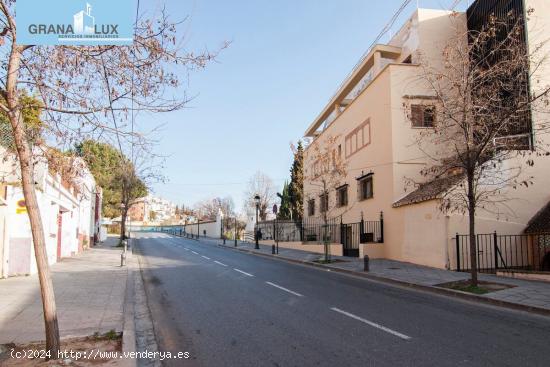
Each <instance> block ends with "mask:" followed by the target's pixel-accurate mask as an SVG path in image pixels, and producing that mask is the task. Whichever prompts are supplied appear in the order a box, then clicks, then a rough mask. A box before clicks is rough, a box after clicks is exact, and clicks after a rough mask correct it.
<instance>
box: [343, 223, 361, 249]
mask: <svg viewBox="0 0 550 367" xmlns="http://www.w3.org/2000/svg"><path fill="white" fill-rule="evenodd" d="M359 225H360V223H351V224H341V225H340V237H341V238H340V242H341V243H342V246H343V248H342V250H343V255H344V256H352V257H359V241H360V228H359Z"/></svg>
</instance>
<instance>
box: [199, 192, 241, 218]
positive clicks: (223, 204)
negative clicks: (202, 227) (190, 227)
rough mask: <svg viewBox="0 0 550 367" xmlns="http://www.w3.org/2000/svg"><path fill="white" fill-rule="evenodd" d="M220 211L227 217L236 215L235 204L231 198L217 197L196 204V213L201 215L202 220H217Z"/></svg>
mask: <svg viewBox="0 0 550 367" xmlns="http://www.w3.org/2000/svg"><path fill="white" fill-rule="evenodd" d="M220 210H221V212H222V213H223V215H224V216H225V217H230V216H234V215H235V204H234V203H233V199H232V198H231V197H230V196H227V197H225V198H221V197H215V198H212V199H207V200H202V201H200V202H198V203H197V204H195V211H196V212H199V213H201V215H202V218H201V219H209V220H215V219H216V217H217V216H218V213H219V211H220Z"/></svg>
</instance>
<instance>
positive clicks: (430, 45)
mask: <svg viewBox="0 0 550 367" xmlns="http://www.w3.org/2000/svg"><path fill="white" fill-rule="evenodd" d="M449 14H450V13H449V12H446V11H433V10H424V9H420V10H418V11H417V12H415V14H414V15H413V16H412V17H411V19H409V21H408V22H407V24H406V25H405V26H404V28H403V29H402V30H401V31H400V32H398V34H397V35H396V37H395V38H394V39H393V40H392V42H391V43H390V44H392V45H394V46H399V47H403V51H402V55H401V56H400V57H399V58H398V59H397V61H401V60H403V59H405V58H406V57H408V56H409V55H411V54H412V55H413V62H415V61H419V60H423V61H424V62H426V60H428V61H429V62H434V63H435V62H439V61H438V60H440V58H439V54H440V53H441V49H442V47H443V45H444V44H445V42H446V41H447V40H448V39H449V38H450V37H451V36H455V35H456V32H457V28H458V27H459V24H460V16H452V17H451V16H450V15H449ZM441 29H444V30H445V31H441ZM434 60H435V61H434ZM434 67H435V66H434ZM421 72H422V70H421V68H420V67H419V66H418V65H417V64H414V63H413V64H397V63H389V64H387V65H385V66H384V67H383V68H382V69H381V71H380V72H379V74H378V75H375V77H374V79H373V80H372V82H371V83H370V85H368V87H367V88H366V89H364V90H363V91H362V92H361V93H360V94H359V95H358V96H357V98H356V99H355V100H354V101H353V102H352V103H351V104H350V105H349V106H348V107H347V108H346V109H345V110H344V111H343V112H342V113H341V115H340V116H339V117H338V118H337V119H336V120H335V121H334V122H333V123H332V124H331V125H330V126H329V127H328V128H326V130H325V131H324V132H323V133H322V134H321V136H319V137H318V138H316V140H315V141H314V142H313V143H312V144H323V143H324V141H325V139H326V137H327V136H333V137H334V136H338V137H339V138H338V141H337V142H336V144H335V145H336V146H337V145H339V144H341V145H342V147H344V146H345V142H344V140H345V137H346V135H347V134H349V133H350V132H351V131H352V130H353V129H355V127H357V126H358V125H359V124H361V123H363V122H364V121H366V120H368V121H369V122H370V139H371V142H370V144H369V145H367V146H366V147H364V148H363V149H362V150H360V151H358V152H357V153H355V154H354V155H352V156H351V157H350V158H348V159H346V169H347V171H348V173H347V175H346V176H345V178H343V179H342V182H341V183H342V184H343V183H347V184H348V185H349V187H348V205H347V206H346V207H344V208H335V203H336V194H335V190H334V188H332V190H331V191H330V193H329V201H330V205H329V206H330V208H331V210H330V212H329V217H338V216H342V219H343V222H344V223H352V222H359V221H360V218H361V215H362V216H363V218H364V219H365V220H378V218H379V215H380V212H383V213H384V227H385V228H384V229H385V230H384V245H383V246H380V245H374V244H369V245H362V246H361V247H360V254H361V256H362V255H363V254H368V255H369V256H371V257H387V258H392V259H397V260H404V261H408V260H410V259H413V260H414V261H415V262H417V263H423V264H426V265H432V266H438V267H444V266H445V259H444V256H443V255H442V254H441V253H439V254H437V255H434V254H430V253H429V252H430V249H429V244H421V246H424V248H422V249H420V251H415V250H414V247H415V245H414V244H415V243H417V241H416V237H417V236H416V235H414V236H413V237H408V238H407V236H406V234H405V233H404V230H403V229H404V228H413V227H414V226H415V223H416V221H418V220H419V219H415V214H414V213H409V212H405V211H401V210H399V209H395V208H393V207H392V204H393V203H394V202H395V201H397V200H398V199H400V198H401V197H403V196H405V195H406V194H407V192H408V191H407V190H410V187H409V188H407V187H406V184H405V179H411V180H415V181H421V180H422V177H421V175H420V170H421V169H422V168H423V167H425V165H426V164H427V160H426V158H425V153H424V152H423V151H421V150H420V149H419V147H418V145H417V144H415V140H416V139H417V138H418V137H419V135H420V134H421V133H422V131H421V129H415V128H412V127H411V123H410V121H409V119H408V117H407V112H406V111H405V108H404V106H405V105H406V104H407V102H408V101H407V100H406V99H404V96H406V95H414V96H426V95H430V93H429V89H428V88H427V86H426V85H425V84H424V83H423V82H422V80H421V78H420V75H421ZM343 149H344V148H343ZM344 151H345V149H344ZM313 155H314V153H313V148H312V147H308V149H307V150H306V154H305V165H306V166H310V167H311V165H312V164H313V158H312V156H313ZM367 173H372V174H373V185H374V190H373V192H374V195H373V198H371V199H367V200H364V201H358V182H357V180H356V178H357V177H359V176H362V175H363V174H367ZM304 191H305V193H306V195H305V196H306V202H307V199H308V198H312V197H313V198H315V199H316V216H317V217H319V214H320V213H319V195H320V193H321V191H322V190H320V188H319V187H317V186H316V185H315V182H313V180H311V179H306V180H305V182H304ZM306 210H307V204H306ZM306 214H307V213H306ZM421 218H424V217H421ZM431 218H435V215H431ZM434 231H435V232H436V233H434V234H433V236H437V235H438V233H439V232H442V231H443V229H439V230H436V229H434ZM438 231H439V232H438ZM440 243H442V244H441V248H442V249H444V248H445V239H444V238H443V239H442V240H440Z"/></svg>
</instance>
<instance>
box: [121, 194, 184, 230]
mask: <svg viewBox="0 0 550 367" xmlns="http://www.w3.org/2000/svg"><path fill="white" fill-rule="evenodd" d="M175 214H176V205H175V204H173V203H172V202H170V201H168V200H165V199H162V198H158V197H155V196H153V195H147V196H145V197H142V198H139V199H137V200H136V201H135V202H134V204H132V206H131V207H130V209H129V210H128V216H129V219H130V221H131V222H132V224H134V225H139V224H160V223H163V222H166V221H170V220H175V219H176V218H175Z"/></svg>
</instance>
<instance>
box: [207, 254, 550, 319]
mask: <svg viewBox="0 0 550 367" xmlns="http://www.w3.org/2000/svg"><path fill="white" fill-rule="evenodd" d="M217 246H219V247H222V248H226V249H230V250H237V251H240V252H243V253H248V254H251V255H256V256H262V257H266V258H270V259H275V260H279V261H285V262H288V263H293V264H301V265H307V266H312V267H316V268H319V269H325V270H330V271H334V272H335V273H341V274H347V275H353V276H358V277H362V278H366V279H370V280H374V281H378V282H381V283H387V284H392V285H397V286H402V287H403V286H404V287H407V288H413V289H418V290H422V291H427V292H430V293H435V294H439V295H444V296H449V297H455V298H459V299H463V300H468V301H474V302H479V303H484V304H487V305H492V306H500V307H503V308H508V309H512V310H516V311H526V312H530V313H534V314H537V315H542V316H550V310H549V309H546V308H541V307H536V306H528V305H522V304H519V303H514V302H508V301H502V300H498V299H493V298H487V297H483V296H478V295H476V294H470V293H466V292H461V291H455V290H452V289H447V288H440V287H435V286H429V285H422V284H417V283H411V282H406V281H402V280H395V279H390V278H384V277H380V276H378V275H372V274H367V273H360V272H357V271H353V270H347V269H340V268H336V267H332V266H327V265H323V264H317V263H314V262H311V261H304V260H295V259H289V258H286V257H278V256H274V255H271V254H263V253H259V252H255V251H252V250H247V249H240V248H235V247H232V246H227V245H221V244H218V245H217Z"/></svg>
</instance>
